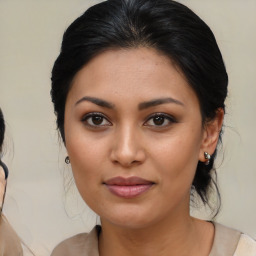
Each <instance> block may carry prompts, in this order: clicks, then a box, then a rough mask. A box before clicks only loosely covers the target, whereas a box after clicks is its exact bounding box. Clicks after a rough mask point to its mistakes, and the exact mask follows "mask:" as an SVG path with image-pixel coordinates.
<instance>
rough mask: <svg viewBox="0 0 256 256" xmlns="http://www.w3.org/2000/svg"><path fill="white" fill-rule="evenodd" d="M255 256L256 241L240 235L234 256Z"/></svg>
mask: <svg viewBox="0 0 256 256" xmlns="http://www.w3.org/2000/svg"><path fill="white" fill-rule="evenodd" d="M255 255H256V241H255V240H253V239H252V238H251V237H249V236H247V235H245V234H242V235H241V237H240V239H239V242H238V245H237V248H236V252H235V254H234V256H255Z"/></svg>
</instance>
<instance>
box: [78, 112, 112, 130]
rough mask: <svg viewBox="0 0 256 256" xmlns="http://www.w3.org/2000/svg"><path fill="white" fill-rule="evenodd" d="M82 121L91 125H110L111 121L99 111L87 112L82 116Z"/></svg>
mask: <svg viewBox="0 0 256 256" xmlns="http://www.w3.org/2000/svg"><path fill="white" fill-rule="evenodd" d="M82 122H83V123H85V124H86V125H87V126H91V127H102V126H110V125H111V123H110V122H109V121H108V120H107V118H106V117H105V116H103V115H102V114H101V113H89V114H87V115H85V116H84V117H83V118H82Z"/></svg>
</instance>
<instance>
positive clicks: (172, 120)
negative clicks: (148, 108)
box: [144, 113, 177, 128]
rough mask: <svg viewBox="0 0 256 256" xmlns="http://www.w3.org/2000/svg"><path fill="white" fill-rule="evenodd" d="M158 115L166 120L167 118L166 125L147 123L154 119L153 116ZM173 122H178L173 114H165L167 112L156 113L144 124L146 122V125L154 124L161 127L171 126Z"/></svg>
mask: <svg viewBox="0 0 256 256" xmlns="http://www.w3.org/2000/svg"><path fill="white" fill-rule="evenodd" d="M156 117H160V118H163V119H164V122H165V121H166V120H167V121H168V124H165V125H156V124H155V125H147V124H146V123H147V122H149V121H150V120H153V118H156ZM172 123H177V120H176V119H175V118H174V117H173V116H171V115H168V114H165V113H154V114H153V115H151V116H150V117H149V118H148V119H147V121H146V122H145V123H144V124H145V126H153V127H157V128H161V127H167V126H170V125H171V124H172Z"/></svg>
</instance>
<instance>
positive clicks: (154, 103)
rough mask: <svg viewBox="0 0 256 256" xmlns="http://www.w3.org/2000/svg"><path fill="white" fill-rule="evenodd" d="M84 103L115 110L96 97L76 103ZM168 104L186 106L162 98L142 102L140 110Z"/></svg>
mask: <svg viewBox="0 0 256 256" xmlns="http://www.w3.org/2000/svg"><path fill="white" fill-rule="evenodd" d="M84 101H89V102H92V103H94V104H96V105H98V106H100V107H104V108H109V109H113V108H115V105H114V104H112V103H110V102H108V101H105V100H102V99H99V98H95V97H89V96H85V97H83V98H81V99H80V100H78V101H77V102H76V103H75V105H78V104H80V103H81V102H84ZM166 103H174V104H177V105H180V106H184V104H183V103H182V102H181V101H179V100H176V99H173V98H160V99H153V100H150V101H145V102H142V103H140V104H139V105H138V109H139V110H143V109H146V108H150V107H154V106H158V105H161V104H166Z"/></svg>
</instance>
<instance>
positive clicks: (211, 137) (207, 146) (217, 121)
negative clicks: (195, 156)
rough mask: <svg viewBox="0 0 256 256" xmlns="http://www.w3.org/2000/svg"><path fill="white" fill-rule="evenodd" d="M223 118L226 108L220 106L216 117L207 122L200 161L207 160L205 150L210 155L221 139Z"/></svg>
mask: <svg viewBox="0 0 256 256" xmlns="http://www.w3.org/2000/svg"><path fill="white" fill-rule="evenodd" d="M223 118H224V110H223V109H222V108H219V109H218V110H217V112H216V116H215V118H214V119H213V120H210V121H207V122H206V123H205V125H204V132H203V139H202V144H201V148H200V151H199V161H201V162H206V159H205V156H204V152H207V153H208V154H210V155H212V154H213V153H214V151H215V149H216V147H217V143H218V140H219V135H220V132H221V128H222V123H223Z"/></svg>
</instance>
